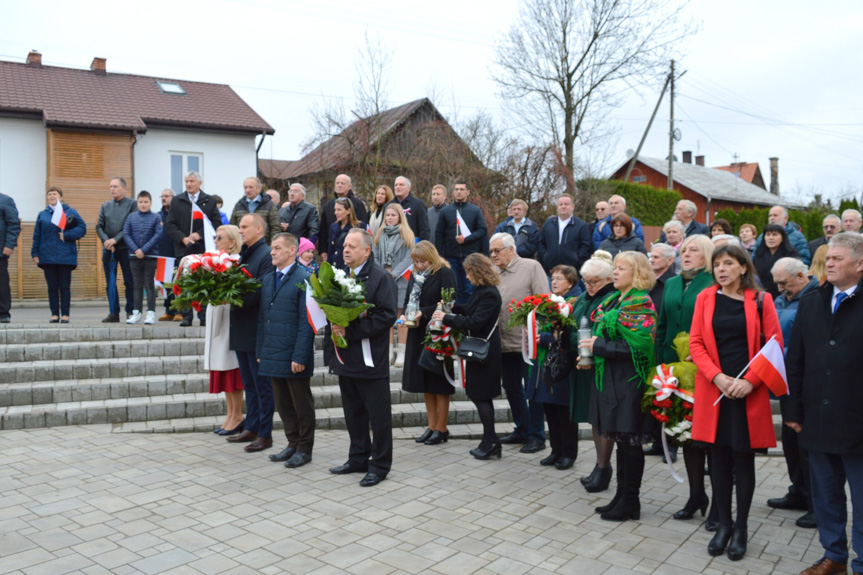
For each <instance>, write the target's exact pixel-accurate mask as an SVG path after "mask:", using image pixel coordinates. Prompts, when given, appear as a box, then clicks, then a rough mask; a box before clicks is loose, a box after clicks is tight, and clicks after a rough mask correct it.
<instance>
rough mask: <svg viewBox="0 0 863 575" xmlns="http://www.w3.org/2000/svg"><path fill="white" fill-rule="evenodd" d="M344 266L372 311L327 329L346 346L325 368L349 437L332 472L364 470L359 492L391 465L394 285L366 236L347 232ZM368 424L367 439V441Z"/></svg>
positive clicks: (360, 232)
mask: <svg viewBox="0 0 863 575" xmlns="http://www.w3.org/2000/svg"><path fill="white" fill-rule="evenodd" d="M344 258H345V264H347V266H348V267H349V268H350V269H351V275H354V276H355V277H356V278H357V281H358V282H359V283H361V284H363V287H364V288H365V294H366V301H368V302H369V303H371V304H374V306H375V307H373V308H371V309H369V310H367V311H366V312H365V313H364V314H363V316H361V317H359V318H357V319H355V320H354V321H352V322H351V323H350V325H348V326H347V327H341V326H338V325H334V326H331V327H329V328H328V329H327V332H328V334H329V332H330V330H332V333H335V334H336V335H340V336H343V337H344V338H345V339H347V341H348V347H347V348H342V349H337V350H336V351H337V352H338V355H339V357H341V361H340V360H339V359H338V358H335V359H333V360H332V361H331V362H330V368H331V369H332V370H333V372H334V373H335V374H336V375H338V376H339V388H340V390H341V393H342V408H343V409H344V413H345V424H346V425H347V428H348V434H349V435H350V438H351V447H350V451H349V454H348V461H347V462H346V463H345V464H344V465H340V466H338V467H333V468H331V469H330V473H335V474H337V475H341V474H345V473H356V472H360V471H367V473H366V475H365V477H363V479H362V481H360V485H361V486H363V487H369V486H372V485H377V484H378V483H380V482H381V481H382V480H384V479H385V478H386V476H387V473H389V471H390V467H391V466H392V460H393V419H392V407H391V403H390V362H389V333H390V328H392V326H393V324H394V323H395V321H396V306H397V303H396V299H397V290H396V283H395V281H394V280H393V278H392V276H391V275H390V274H389V273H387V272H386V271H385V270H384V269H383V268H382V267H381V266H379V265H378V264H377V263H375V261H374V257H373V256H372V236H371V235H370V234H369V233H368V232H366V231H365V230H360V229H356V228H355V229H353V230H351V231H350V232H348V235H347V237H346V238H345V247H344ZM369 424H371V428H372V436H371V437H370V436H369Z"/></svg>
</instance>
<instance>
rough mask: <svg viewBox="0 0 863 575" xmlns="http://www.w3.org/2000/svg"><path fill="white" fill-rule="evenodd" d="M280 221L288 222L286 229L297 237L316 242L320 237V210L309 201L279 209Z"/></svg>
mask: <svg viewBox="0 0 863 575" xmlns="http://www.w3.org/2000/svg"><path fill="white" fill-rule="evenodd" d="M334 221H335V220H334ZM279 223H280V224H281V223H285V224H288V229H287V230H285V231H286V232H288V233H289V234H294V235H295V236H297V238H306V239H309V240H311V241H312V243H315V242H316V241H317V239H318V229H319V227H318V210H316V209H315V206H313V205H312V204H310V203H309V202H307V201H301V202H300V203H299V204H297V206H296V207H294V206H286V207H284V208H282V209H280V210H279ZM279 229H280V231H281V227H280V228H279Z"/></svg>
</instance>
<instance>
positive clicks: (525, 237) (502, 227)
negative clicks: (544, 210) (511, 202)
mask: <svg viewBox="0 0 863 575" xmlns="http://www.w3.org/2000/svg"><path fill="white" fill-rule="evenodd" d="M503 232H506V233H508V234H509V235H511V236H512V237H513V238H515V251H516V253H518V255H520V256H521V257H523V258H532V257H533V256H535V255H536V250H537V248H539V226H537V225H536V224H535V223H534V222H533V220H531V219H530V218H524V220H523V221H522V223H521V227H520V228H519V229H518V233H515V220H514V219H513V218H508V219H507V220H506V221H504V222H501V223H499V224H498V226H497V227H496V228H495V229H494V233H496V234H499V233H503Z"/></svg>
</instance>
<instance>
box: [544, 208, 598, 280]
mask: <svg viewBox="0 0 863 575" xmlns="http://www.w3.org/2000/svg"><path fill="white" fill-rule="evenodd" d="M559 221H560V219H559V218H558V217H557V216H552V217H550V218H548V219H547V220H545V223H544V224H542V231H541V232H540V238H539V247H538V248H537V252H536V259H538V260H539V261H540V262H541V263H542V267H543V268H545V273H547V274H550V273H551V270H552V269H554V267H555V266H559V265H567V266H572V267H574V268H575V269H576V271H577V270H580V269H581V265H582V264H583V263H584V262H586V261H587V260H589V259H590V256H591V254H593V247H592V246H591V244H590V234H589V233H588V226H587V224H586V223H584V222H583V221H582V220H580V219H579V218H577V217H575V216H572V217H571V218H570V219H569V223H568V224H567V225H566V228H565V229H564V230H563V240H562V241H561V239H560V227H559Z"/></svg>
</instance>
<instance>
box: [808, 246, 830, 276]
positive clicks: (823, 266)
mask: <svg viewBox="0 0 863 575" xmlns="http://www.w3.org/2000/svg"><path fill="white" fill-rule="evenodd" d="M827 249H828V248H827V244H824V245H823V246H818V249H817V250H815V253H814V254H812V264H811V265H810V266H809V275H811V276H815V279H817V280H818V283H819V284H820V285H824V282H825V281H827Z"/></svg>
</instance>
